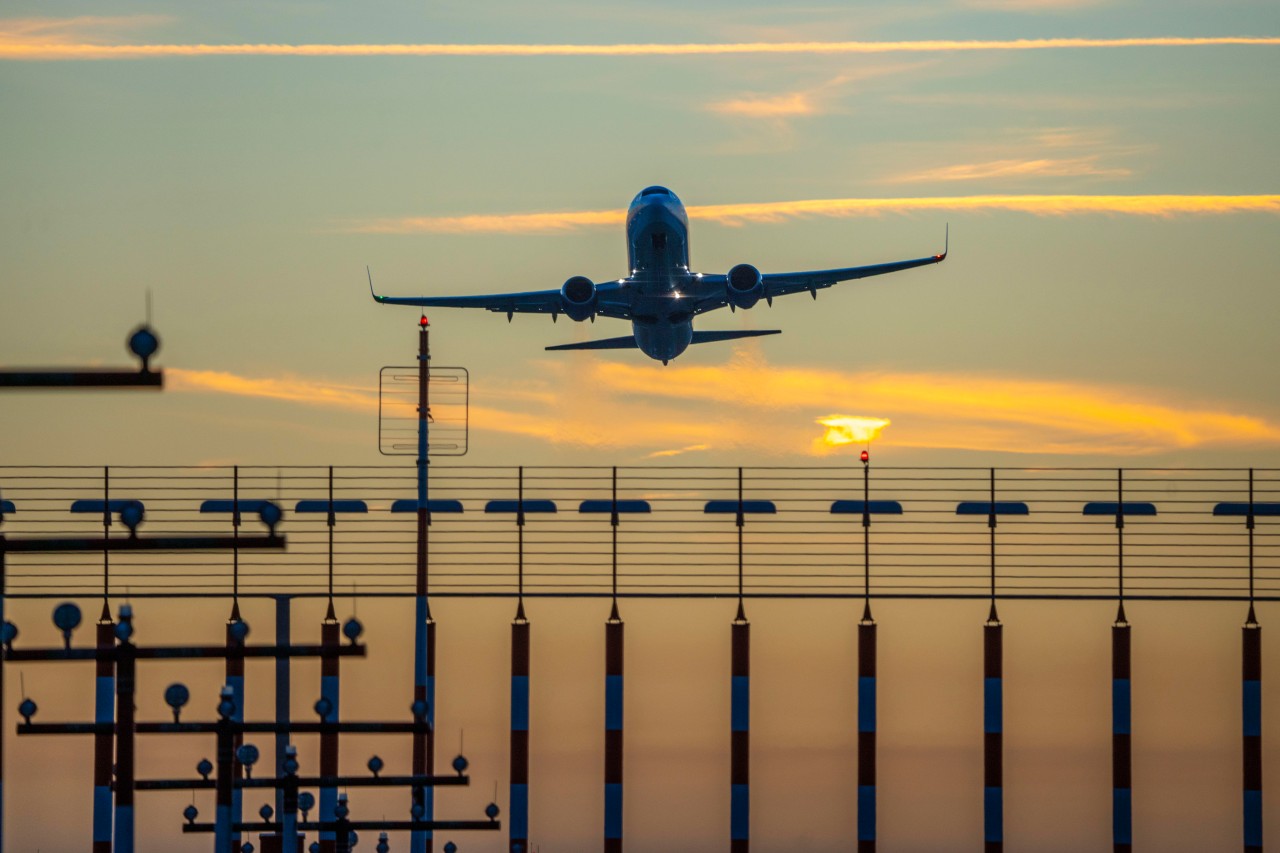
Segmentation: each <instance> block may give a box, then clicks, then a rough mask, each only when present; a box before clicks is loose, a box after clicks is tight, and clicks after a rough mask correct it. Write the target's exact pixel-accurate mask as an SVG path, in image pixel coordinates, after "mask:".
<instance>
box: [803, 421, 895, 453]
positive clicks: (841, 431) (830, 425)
mask: <svg viewBox="0 0 1280 853" xmlns="http://www.w3.org/2000/svg"><path fill="white" fill-rule="evenodd" d="M817 423H819V424H821V425H822V426H824V427H826V428H827V431H826V433H825V434H824V435H823V436H822V443H823V444H825V445H827V446H828V447H843V446H844V445H846V444H870V443H871V441H872V439H874V438H876V437H877V436H878V435H880V433H881V431H883V430H884V428H885V427H887V426H888V425H889V421H887V420H885V419H884V418H864V417H859V416H857V415H827V416H826V417H825V418H818V420H817Z"/></svg>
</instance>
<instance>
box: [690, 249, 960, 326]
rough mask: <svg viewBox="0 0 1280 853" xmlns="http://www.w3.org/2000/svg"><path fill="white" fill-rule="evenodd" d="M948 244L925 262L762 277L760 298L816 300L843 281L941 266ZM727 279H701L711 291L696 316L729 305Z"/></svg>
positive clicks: (703, 300)
mask: <svg viewBox="0 0 1280 853" xmlns="http://www.w3.org/2000/svg"><path fill="white" fill-rule="evenodd" d="M949 242H950V240H946V241H944V248H943V250H942V253H941V254H938V255H930V256H929V257H927V258H914V259H912V260H909V261H892V262H890V263H887V264H868V265H867V266H861V267H842V268H840V269H833V270H808V271H805V272H779V273H762V274H761V276H760V278H761V282H762V283H763V285H764V293H762V294H761V296H762V297H763V298H765V299H773V298H774V297H777V296H788V295H790V294H792V293H806V292H807V293H810V294H812V295H813V297H814V298H815V299H816V298H817V297H818V290H820V289H821V288H824V287H830V286H831V285H833V284H838V283H839V282H842V281H852V280H854V279H858V278H870V277H871V276H873V275H884V274H885V273H891V272H899V271H901V270H909V269H913V268H915V267H923V266H928V265H930V264H940V263H942V262H943V261H945V260H946V259H947V248H945V246H946V244H948V243H949ZM727 278H728V276H725V275H704V276H702V278H701V281H700V284H701V287H702V289H703V290H704V291H707V290H711V291H712V292H711V293H709V294H708V295H707V296H706V297H704V298H702V299H699V300H698V303H697V308H696V309H695V313H698V314H702V313H704V312H706V311H712V310H715V309H716V308H723V307H724V306H726V305H728V304H729V302H728V300H727V299H726V298H725V296H724V285H725V281H726V279H727Z"/></svg>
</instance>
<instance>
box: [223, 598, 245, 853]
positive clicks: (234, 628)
mask: <svg viewBox="0 0 1280 853" xmlns="http://www.w3.org/2000/svg"><path fill="white" fill-rule="evenodd" d="M240 631H243V623H242V621H241V619H240V604H239V602H236V603H234V604H232V605H231V617H230V618H229V619H228V620H227V628H226V642H227V664H226V675H227V678H226V685H227V686H228V687H230V688H231V701H232V702H234V703H235V711H234V712H233V713H232V715H231V721H232V722H234V723H243V722H244V634H242V633H239V632H240ZM243 741H244V735H242V734H239V733H237V734H235V735H234V736H233V737H232V740H231V750H232V753H231V776H232V778H233V779H239V778H240V777H241V776H242V775H244V767H243V765H242V764H241V763H240V759H239V758H237V757H236V750H238V749H239V748H240V744H241V743H242V742H243ZM243 806H244V790H243V789H241V788H240V787H238V786H237V787H234V788H232V790H231V823H232V827H233V828H232V830H231V841H232V843H233V844H239V842H240V831H239V830H237V829H235V828H234V825H235V824H237V823H239V822H240V819H241V815H242V811H243ZM236 849H239V848H236Z"/></svg>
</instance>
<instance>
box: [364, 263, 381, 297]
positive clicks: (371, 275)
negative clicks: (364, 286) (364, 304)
mask: <svg viewBox="0 0 1280 853" xmlns="http://www.w3.org/2000/svg"><path fill="white" fill-rule="evenodd" d="M364 273H365V275H367V276H368V277H369V295H370V296H372V297H373V301H374V302H381V301H383V299H384V297H382V296H379V295H378V294H376V293H374V292H373V273H372V272H370V271H369V268H368V267H367V266H366V267H365V268H364Z"/></svg>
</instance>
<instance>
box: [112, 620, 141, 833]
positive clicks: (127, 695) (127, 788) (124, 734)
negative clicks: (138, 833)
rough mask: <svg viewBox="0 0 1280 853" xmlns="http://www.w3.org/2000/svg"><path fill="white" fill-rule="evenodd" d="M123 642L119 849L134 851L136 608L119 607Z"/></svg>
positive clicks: (118, 669) (118, 676) (119, 684)
mask: <svg viewBox="0 0 1280 853" xmlns="http://www.w3.org/2000/svg"><path fill="white" fill-rule="evenodd" d="M115 630H116V636H117V637H118V638H119V639H120V645H119V647H118V648H117V650H116V832H115V851H116V853H133V842H134V824H133V821H134V813H133V780H134V770H135V766H134V694H135V693H136V692H137V686H138V685H137V658H136V657H135V652H136V651H137V649H136V647H135V646H134V645H133V643H131V642H130V641H129V638H130V637H131V636H132V635H133V608H132V607H130V606H129V605H128V604H126V605H123V606H122V607H121V608H120V624H118V625H116V628H115Z"/></svg>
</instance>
